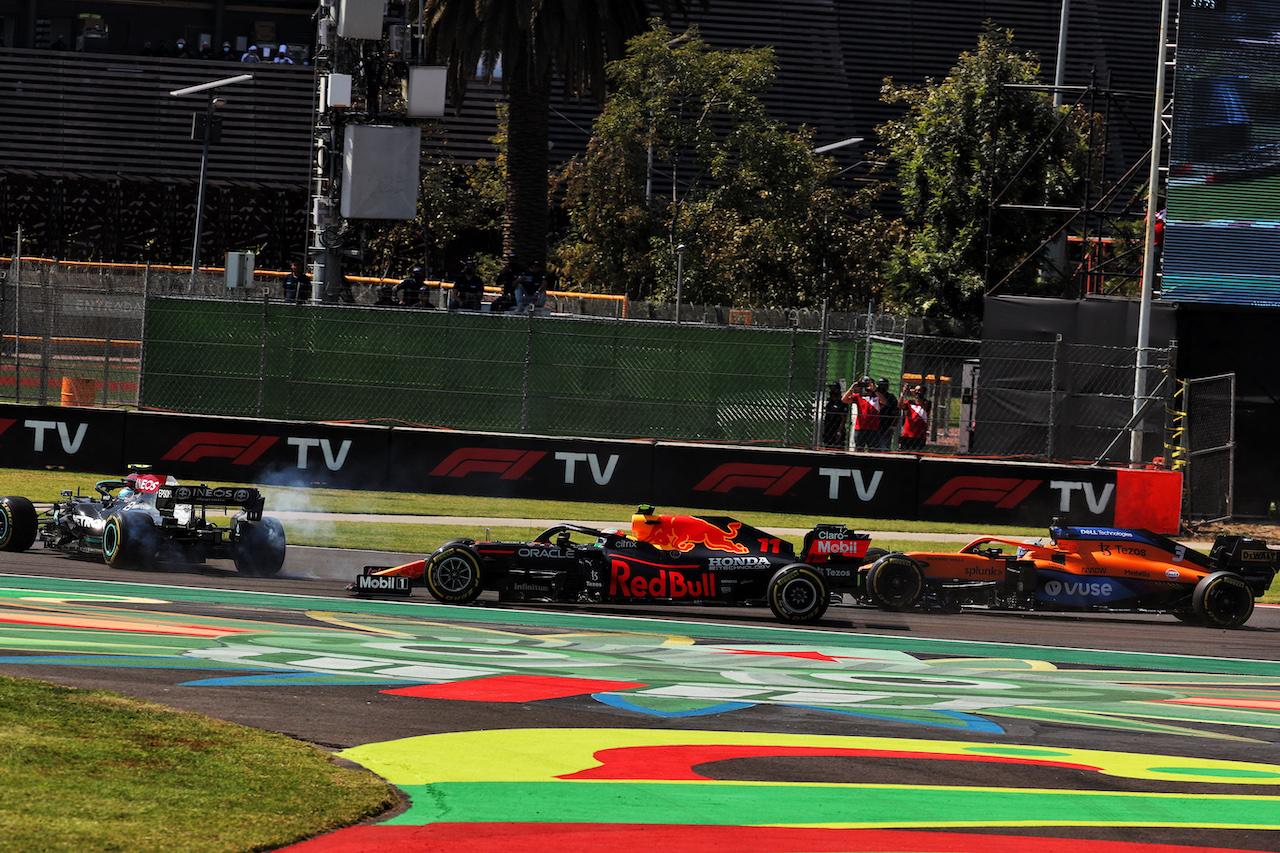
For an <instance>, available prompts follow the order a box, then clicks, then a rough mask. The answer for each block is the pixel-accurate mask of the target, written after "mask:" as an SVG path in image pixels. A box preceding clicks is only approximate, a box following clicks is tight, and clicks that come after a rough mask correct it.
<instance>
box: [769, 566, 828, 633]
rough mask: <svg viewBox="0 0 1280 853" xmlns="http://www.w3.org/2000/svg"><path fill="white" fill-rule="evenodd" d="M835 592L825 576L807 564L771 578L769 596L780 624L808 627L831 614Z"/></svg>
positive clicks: (791, 567)
mask: <svg viewBox="0 0 1280 853" xmlns="http://www.w3.org/2000/svg"><path fill="white" fill-rule="evenodd" d="M830 595H831V590H830V589H828V587H827V580H826V578H824V577H823V576H822V573H821V572H819V571H818V570H817V569H815V568H813V567H812V566H808V565H805V564H804V563H792V564H791V565H789V566H783V567H782V568H780V569H778V571H776V572H774V573H773V577H771V578H769V585H768V586H767V587H766V588H765V596H766V597H767V598H768V600H769V609H770V610H772V611H773V615H774V616H776V617H778V621H779V622H789V623H791V624H795V625H807V624H809V623H812V622H817V621H818V620H819V619H821V618H822V614H824V613H826V612H827V605H828V604H829V603H830V600H831V599H830Z"/></svg>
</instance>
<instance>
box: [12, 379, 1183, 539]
mask: <svg viewBox="0 0 1280 853" xmlns="http://www.w3.org/2000/svg"><path fill="white" fill-rule="evenodd" d="M133 463H144V464H149V465H151V466H152V468H153V469H154V470H155V471H156V472H157V473H165V474H172V475H173V476H175V477H177V478H178V479H179V480H182V481H186V482H235V483H255V484H260V485H289V486H315V487H325V488H340V489H361V490H371V491H404V492H422V493H427V494H451V495H477V496H487V497H518V498H534V499H546V500H572V501H593V502H601V503H619V504H633V503H634V504H638V503H652V504H655V505H657V506H659V507H663V506H668V507H672V506H678V507H695V508H697V507H700V508H707V509H715V510H726V511H731V510H739V511H760V512H787V513H803V514H812V515H820V516H825V517H828V518H829V519H831V520H832V521H841V520H844V519H850V518H883V519H901V520H919V521H938V522H963V523H969V524H991V525H1023V526H1033V527H1047V526H1048V525H1049V524H1051V523H1053V521H1054V519H1057V520H1058V521H1059V523H1061V524H1072V525H1099V526H1116V527H1142V528H1146V529H1148V530H1151V531H1153V532H1157V533H1169V534H1172V533H1177V532H1178V529H1179V521H1180V519H1179V510H1180V505H1181V491H1182V475H1181V474H1180V473H1177V472H1172V471H1162V470H1145V469H1121V468H1103V467H1096V466H1076V465H1048V464H1036V463H1018V462H1003V461H981V460H973V459H953V458H942V457H927V456H925V457H922V456H912V455H907V454H879V453H844V452H838V451H818V450H785V449H776V448H751V447H736V446H719V445H704V444H684V443H678V442H664V441H607V440H592V439H576V438H555V437H549V436H530V435H508V434H499V433H474V432H455V431H449V430H434V429H420V428H413V427H406V426H367V425H350V424H326V423H313V422H304V421H278V420H258V419H248V418H243V419H241V418H216V417H204V416H193V415H179V414H165V413H152V412H136V411H122V410H113V409H92V408H79V407H61V406H28V405H18V404H0V465H3V466H5V467H8V468H32V469H49V468H55V469H56V468H65V469H67V470H68V471H93V472H99V473H122V472H123V471H124V470H125V467H126V465H127V464H133ZM80 485H89V484H79V483H73V482H68V483H67V485H66V487H67V488H75V487H77V486H80ZM268 509H270V508H269V507H268Z"/></svg>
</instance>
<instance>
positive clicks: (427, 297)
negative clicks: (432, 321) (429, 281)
mask: <svg viewBox="0 0 1280 853" xmlns="http://www.w3.org/2000/svg"><path fill="white" fill-rule="evenodd" d="M413 307H414V308H434V307H435V306H434V305H432V304H431V288H430V287H428V286H427V285H425V284H424V285H422V287H420V288H418V301H417V302H416V303H414V305H413Z"/></svg>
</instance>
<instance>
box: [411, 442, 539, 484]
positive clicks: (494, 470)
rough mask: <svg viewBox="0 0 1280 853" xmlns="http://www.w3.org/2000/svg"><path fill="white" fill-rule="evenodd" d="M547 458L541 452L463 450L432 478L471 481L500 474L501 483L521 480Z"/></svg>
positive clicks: (434, 473)
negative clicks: (483, 475) (476, 477)
mask: <svg viewBox="0 0 1280 853" xmlns="http://www.w3.org/2000/svg"><path fill="white" fill-rule="evenodd" d="M546 455H547V454H546V453H544V452H542V451H540V450H505V449H503V448H500V447H462V448H459V449H458V450H455V451H453V452H452V453H450V454H449V455H448V456H446V457H445V459H444V461H443V462H441V463H440V464H439V465H437V466H436V467H435V468H433V469H431V472H430V474H428V476H430V477H468V476H470V475H472V474H497V475H498V479H500V480H518V479H520V478H521V477H523V476H524V475H525V474H526V473H528V471H529V469H530V468H532V467H533V466H534V465H535V464H537V462H538V460H539V459H541V458H542V457H544V456H546Z"/></svg>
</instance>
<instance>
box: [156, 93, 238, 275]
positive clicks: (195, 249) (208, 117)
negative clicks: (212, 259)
mask: <svg viewBox="0 0 1280 853" xmlns="http://www.w3.org/2000/svg"><path fill="white" fill-rule="evenodd" d="M252 79H253V75H252V74H237V75H236V76H234V77H224V78H222V79H221V80H212V81H210V82H208V83H197V84H196V85H194V86H186V87H184V88H182V89H174V90H172V91H170V92H169V95H170V96H171V97H181V96H183V95H194V94H195V93H196V92H208V98H209V103H208V106H207V107H206V108H205V120H204V134H203V136H204V138H203V140H202V143H203V144H202V145H201V147H200V189H199V191H198V192H197V193H196V228H195V236H194V237H193V238H192V246H191V276H192V278H194V277H195V275H196V273H198V272H200V232H201V231H202V230H204V183H205V177H206V176H207V175H208V173H209V137H210V135H211V134H212V133H213V109H214V106H215V104H214V101H215V98H214V92H215V91H216V90H217V89H221V88H222V87H223V86H230V85H232V84H233V83H244V82H246V81H249V80H252ZM197 115H198V113H197Z"/></svg>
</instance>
